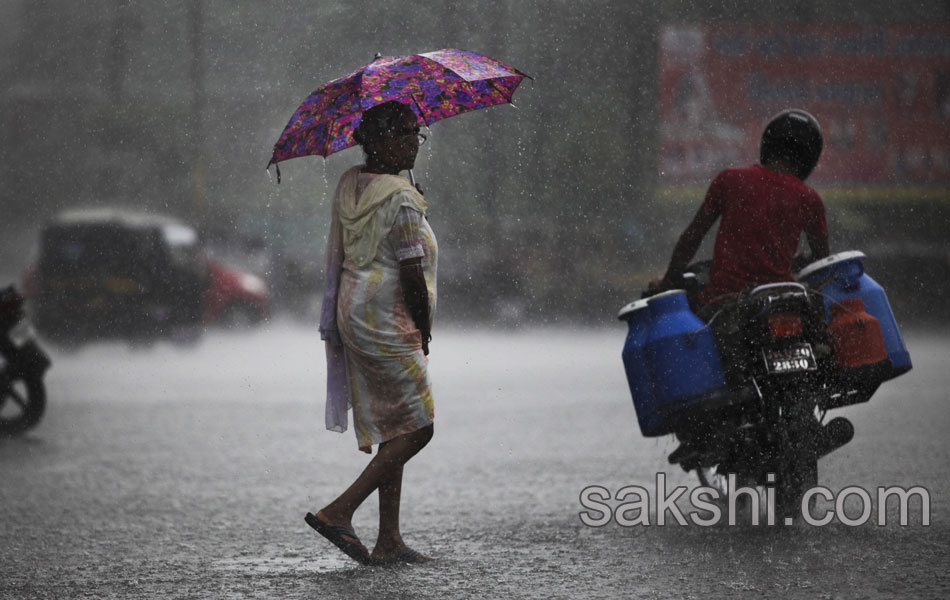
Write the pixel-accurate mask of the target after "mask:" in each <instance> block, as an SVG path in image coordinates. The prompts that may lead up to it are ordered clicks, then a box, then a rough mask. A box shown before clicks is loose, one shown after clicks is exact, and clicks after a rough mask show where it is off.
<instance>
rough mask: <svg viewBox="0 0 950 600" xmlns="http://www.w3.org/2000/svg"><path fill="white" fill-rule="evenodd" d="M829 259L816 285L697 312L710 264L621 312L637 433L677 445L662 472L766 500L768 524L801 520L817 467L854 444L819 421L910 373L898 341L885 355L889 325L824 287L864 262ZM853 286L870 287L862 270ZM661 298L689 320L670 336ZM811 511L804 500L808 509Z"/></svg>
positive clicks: (751, 295)
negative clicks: (679, 472)
mask: <svg viewBox="0 0 950 600" xmlns="http://www.w3.org/2000/svg"><path fill="white" fill-rule="evenodd" d="M857 255H860V256H857ZM829 258H830V261H829V263H828V264H829V265H830V266H829V267H828V268H826V269H823V270H819V269H813V270H812V271H813V272H814V271H818V277H817V278H816V277H811V283H814V284H815V285H814V286H812V285H810V284H807V283H802V282H798V281H792V282H784V283H776V284H769V285H763V286H759V287H757V288H755V289H753V290H751V291H750V292H747V293H745V294H742V295H739V296H738V297H736V298H734V299H732V300H731V301H727V302H725V303H722V304H719V305H710V306H706V307H701V306H700V304H699V302H698V295H699V292H700V291H701V289H702V287H703V285H704V284H705V281H706V279H707V277H708V268H709V265H710V263H709V261H706V262H704V263H698V264H696V265H691V266H690V268H689V270H690V272H689V273H687V274H685V275H684V277H683V280H682V282H681V283H682V290H680V291H678V292H666V293H665V294H659V295H657V292H658V291H659V290H651V291H648V292H645V293H644V296H645V297H646V300H641V301H640V302H638V303H632V304H631V305H628V307H625V309H624V310H622V311H621V314H620V318H621V319H623V320H627V321H629V323H630V333H629V334H628V339H627V343H626V344H625V347H624V363H625V366H626V370H627V376H628V381H629V383H630V388H631V392H632V394H633V397H634V404H635V407H636V409H637V416H638V419H639V421H640V425H641V430H642V431H643V433H644V434H645V435H662V434H669V433H673V434H674V435H675V437H676V439H677V440H678V441H679V446H678V447H677V448H676V449H675V450H674V451H673V452H672V453H671V454H670V456H669V462H670V463H671V464H677V465H679V466H680V467H682V468H683V469H684V470H685V471H695V473H696V476H697V478H698V480H699V483H700V485H702V486H706V487H710V488H712V489H714V490H716V492H717V493H718V496H719V498H720V500H723V501H726V500H728V498H729V496H730V495H731V494H734V493H735V492H736V490H737V489H738V488H740V487H742V488H752V489H756V490H757V491H758V492H759V495H760V496H761V495H762V493H763V492H764V491H765V490H768V489H772V490H774V509H775V511H776V514H784V515H789V516H798V515H800V514H801V513H800V510H803V509H804V508H805V507H803V506H802V505H801V503H802V499H803V497H804V495H805V492H806V491H807V490H808V489H810V488H814V487H816V486H817V485H818V461H819V459H820V458H822V457H824V456H826V455H828V454H829V453H831V452H833V451H834V450H836V449H838V448H840V447H841V446H843V445H845V444H847V443H848V442H849V441H850V440H851V439H852V437H853V436H854V427H853V425H852V424H851V423H850V421H848V420H847V419H845V418H843V417H836V418H832V419H828V418H827V413H828V411H830V410H832V409H835V408H839V407H842V406H849V405H853V404H857V403H861V402H866V401H868V400H869V399H870V398H871V396H872V395H873V394H874V392H875V391H876V390H877V388H878V386H879V385H880V384H881V383H882V382H883V381H885V380H887V379H890V378H893V377H896V376H897V375H900V374H902V373H904V372H906V371H907V370H909V369H910V362H909V357H905V355H906V349H905V348H903V345H902V344H903V342H902V340H897V341H899V342H900V346H899V347H897V349H896V350H895V349H894V348H888V347H887V346H888V343H887V341H886V340H885V337H886V336H885V335H884V333H882V325H883V326H884V327H885V329H886V328H888V327H889V326H890V325H891V322H890V321H891V320H893V317H892V315H881V319H878V318H877V317H875V316H873V315H871V314H869V312H868V311H867V310H866V309H865V306H864V302H863V300H861V299H860V298H843V297H842V298H835V297H833V295H834V291H832V290H830V288H826V287H824V286H827V285H828V282H829V281H837V279H836V278H837V277H838V274H832V277H831V278H830V279H829V278H828V275H829V271H834V270H835V269H838V270H839V271H840V270H841V269H842V268H843V269H844V270H845V271H846V270H847V268H851V270H852V271H853V270H854V267H853V263H854V262H855V261H860V259H861V258H863V254H860V253H842V254H841V255H835V256H833V257H829ZM835 265H837V266H835ZM841 265H844V266H843V267H842V266H841ZM802 272H804V271H802ZM845 274H846V275H847V273H845ZM850 275H851V276H854V273H853V272H852V273H850ZM859 276H860V277H863V278H864V280H867V281H871V282H872V283H873V280H870V279H869V278H867V277H866V275H864V273H863V263H862V265H861V273H860V274H859ZM823 284H824V285H823ZM876 289H879V287H878V288H876ZM865 291H866V290H865ZM875 293H876V292H875ZM669 294H673V297H674V298H675V297H676V295H677V294H678V295H680V296H685V299H681V301H682V306H681V307H680V308H679V311H678V313H679V316H677V318H680V317H682V316H683V315H684V314H685V313H690V314H685V317H684V318H685V319H686V320H685V321H684V322H683V326H682V327H681V328H680V330H678V331H674V329H675V328H673V329H671V325H670V323H671V322H672V321H671V318H672V316H671V315H674V313H667V314H663V311H664V310H665V309H661V305H665V304H669V302H670V300H669V299H668V298H665V297H664V296H668V295H669ZM849 294H850V295H852V296H854V295H855V294H854V293H853V291H852V292H849ZM881 294H883V292H881ZM865 295H866V298H867V299H868V302H869V303H870V304H874V303H875V302H876V300H874V299H873V298H871V296H868V295H867V294H865ZM651 298H652V300H651ZM885 302H886V301H885ZM651 303H652V304H654V305H655V306H654V307H653V308H651V310H650V311H646V310H644V309H645V308H649V307H650V305H651ZM687 306H688V307H689V308H686V307H687ZM874 308H875V310H877V304H874ZM887 310H888V311H889V306H888V307H887ZM644 313H649V316H644V317H642V319H650V318H651V317H652V320H653V322H652V323H651V324H650V325H652V327H651V333H648V334H645V333H644V327H643V323H642V322H641V323H639V324H637V323H636V319H637V318H638V317H637V315H638V314H640V315H643V314H644ZM696 315H701V316H703V317H705V320H702V319H699V318H698V317H697V316H696ZM889 319H890V320H889ZM893 327H894V330H895V331H896V323H894V324H893ZM657 329H660V330H663V332H661V333H657ZM887 333H888V334H890V333H891V332H890V330H888V332H887ZM898 335H899V334H898ZM638 336H639V337H638ZM703 336H706V348H707V349H706V350H705V351H704V350H703ZM895 343H896V342H895ZM895 343H891V344H890V345H891V346H895ZM674 349H675V350H674ZM901 351H903V353H902V352H901ZM664 352H665V353H666V355H664ZM703 352H705V354H703ZM717 369H718V370H717ZM703 372H706V373H707V374H706V375H702V376H700V375H697V373H700V374H702V373H703ZM691 378H692V379H693V380H695V381H697V382H698V383H697V384H696V385H694V388H693V389H691V390H690V393H688V394H686V393H683V391H682V390H683V389H685V388H683V387H682V386H683V381H687V382H688V381H690V379H691ZM644 379H646V380H648V381H647V382H646V383H647V384H648V385H645V382H644ZM670 386H679V387H677V388H674V387H670ZM651 394H652V395H651ZM815 501H816V497H815V496H813V495H812V496H810V497H809V507H808V508H809V510H810V509H811V508H813V506H814V503H815Z"/></svg>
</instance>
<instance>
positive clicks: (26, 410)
mask: <svg viewBox="0 0 950 600" xmlns="http://www.w3.org/2000/svg"><path fill="white" fill-rule="evenodd" d="M23 305H24V298H23V296H22V295H20V294H19V293H18V292H17V291H16V289H15V288H14V287H13V286H12V285H11V286H9V287H7V288H4V289H2V290H0V436H10V435H17V434H20V433H23V432H25V431H27V430H29V429H31V428H32V427H35V426H36V424H37V423H39V421H40V419H41V418H42V416H43V413H44V412H45V410H46V387H45V385H44V384H43V376H44V375H45V373H46V371H47V369H49V367H50V365H51V364H52V362H51V361H50V358H49V355H48V354H46V352H45V351H43V349H42V348H41V347H40V345H39V344H38V343H37V341H36V338H35V335H34V333H33V328H32V326H31V325H30V323H29V321H28V320H27V319H26V318H25V317H26V315H25V312H24V310H23Z"/></svg>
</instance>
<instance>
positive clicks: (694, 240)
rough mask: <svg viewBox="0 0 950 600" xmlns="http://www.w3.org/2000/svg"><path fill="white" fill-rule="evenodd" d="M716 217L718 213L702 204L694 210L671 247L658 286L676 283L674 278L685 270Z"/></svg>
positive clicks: (670, 285)
mask: <svg viewBox="0 0 950 600" xmlns="http://www.w3.org/2000/svg"><path fill="white" fill-rule="evenodd" d="M718 218H719V215H718V214H716V213H713V212H709V211H707V210H706V209H705V207H704V206H701V207H700V208H699V210H698V211H696V216H694V217H693V220H692V221H691V222H690V224H689V225H688V226H687V227H686V230H685V231H683V233H682V235H680V238H679V240H678V241H677V242H676V247H675V248H673V256H672V257H671V258H670V265H669V266H668V267H667V268H666V274H665V275H664V276H663V279H662V280H661V281H660V282H659V285H660V287H664V288H666V287H673V286H674V285H676V278H677V277H678V276H679V275H681V274H682V273H683V271H685V270H686V267H687V265H689V261H691V260H692V259H693V257H694V256H695V255H696V251H697V250H699V246H700V244H702V243H703V238H704V237H706V233H707V232H708V231H709V230H710V228H712V226H713V224H715V222H716V219H718Z"/></svg>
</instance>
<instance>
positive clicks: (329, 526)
mask: <svg viewBox="0 0 950 600" xmlns="http://www.w3.org/2000/svg"><path fill="white" fill-rule="evenodd" d="M304 520H305V521H307V524H308V525H310V527H312V528H313V529H314V530H316V531H317V533H319V534H320V535H322V536H323V537H325V538H327V539H328V540H329V541H330V542H331V543H332V544H333V545H334V546H336V547H337V548H339V549H340V550H342V551H343V553H344V554H346V555H347V556H349V557H350V558H352V559H353V560H355V561H356V562H358V563H360V564H363V565H366V564H370V562H371V560H370V555H369V550H367V549H366V546H364V545H363V543H362V542H360V538H358V537H356V533H354V532H353V526H352V525H351V524H350V523H349V521H347V522H346V523H333V522H332V521H330V520H329V519H328V518H327V517H326V515H324V513H323V511H319V512H317V514H316V515H314V514H312V513H307V516H306V517H305V518H304Z"/></svg>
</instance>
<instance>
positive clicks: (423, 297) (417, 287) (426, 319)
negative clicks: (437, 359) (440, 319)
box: [399, 257, 432, 356]
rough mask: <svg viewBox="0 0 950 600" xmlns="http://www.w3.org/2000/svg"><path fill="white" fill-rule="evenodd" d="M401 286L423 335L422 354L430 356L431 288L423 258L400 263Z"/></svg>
mask: <svg viewBox="0 0 950 600" xmlns="http://www.w3.org/2000/svg"><path fill="white" fill-rule="evenodd" d="M399 284H400V286H401V287H402V298H403V300H404V301H405V303H406V307H407V308H408V309H409V316H411V317H412V321H413V322H414V323H415V324H416V328H418V329H419V333H420V334H422V353H423V354H425V355H427V356H428V354H429V342H430V341H432V333H431V323H432V320H431V318H430V315H429V288H428V287H427V286H426V278H425V274H424V273H423V271H422V258H421V257H417V258H408V259H406V260H403V261H400V262H399Z"/></svg>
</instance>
